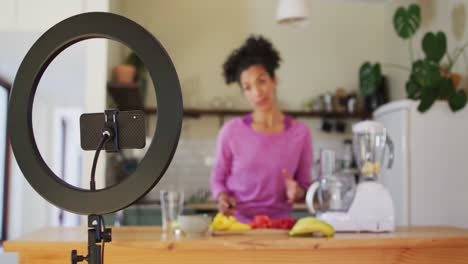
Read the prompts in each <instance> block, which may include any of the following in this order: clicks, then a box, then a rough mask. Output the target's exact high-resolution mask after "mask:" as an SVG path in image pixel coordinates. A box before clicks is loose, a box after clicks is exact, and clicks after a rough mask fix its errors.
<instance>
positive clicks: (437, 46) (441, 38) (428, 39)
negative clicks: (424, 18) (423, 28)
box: [422, 31, 447, 64]
mask: <svg viewBox="0 0 468 264" xmlns="http://www.w3.org/2000/svg"><path fill="white" fill-rule="evenodd" d="M422 49H423V51H424V54H426V60H430V61H433V62H435V63H437V64H439V62H440V60H441V59H442V58H443V57H444V55H445V53H446V52H447V37H446V36H445V34H444V32H441V31H439V32H437V34H434V33H432V32H428V33H426V35H424V38H423V40H422Z"/></svg>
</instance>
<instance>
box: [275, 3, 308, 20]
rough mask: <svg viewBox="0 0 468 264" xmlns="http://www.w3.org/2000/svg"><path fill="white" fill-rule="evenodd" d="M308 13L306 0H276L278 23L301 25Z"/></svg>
mask: <svg viewBox="0 0 468 264" xmlns="http://www.w3.org/2000/svg"><path fill="white" fill-rule="evenodd" d="M308 13H309V10H308V8H307V3H306V0H278V9H277V10H276V21H278V23H280V24H291V25H295V26H296V25H297V26H303V25H304V24H305V21H306V20H307V17H308V15H309V14H308Z"/></svg>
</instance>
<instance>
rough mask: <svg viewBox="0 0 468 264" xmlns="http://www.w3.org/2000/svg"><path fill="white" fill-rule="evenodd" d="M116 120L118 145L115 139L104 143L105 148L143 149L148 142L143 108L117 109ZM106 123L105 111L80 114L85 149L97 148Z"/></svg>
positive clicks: (111, 149)
mask: <svg viewBox="0 0 468 264" xmlns="http://www.w3.org/2000/svg"><path fill="white" fill-rule="evenodd" d="M113 122H115V124H116V127H117V136H118V140H117V142H118V147H117V148H116V146H115V144H114V142H113V140H109V141H108V142H106V144H105V145H104V148H103V149H104V150H106V151H115V150H116V149H141V148H144V147H145V144H146V125H145V113H144V112H143V111H141V110H132V111H116V112H115V120H113ZM105 125H106V115H105V114H104V113H91V114H82V115H81V116H80V137H81V148H82V149H83V150H96V149H97V147H98V145H99V141H100V140H101V137H102V131H103V129H104V128H105Z"/></svg>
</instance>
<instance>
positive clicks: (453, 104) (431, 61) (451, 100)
mask: <svg viewBox="0 0 468 264" xmlns="http://www.w3.org/2000/svg"><path fill="white" fill-rule="evenodd" d="M420 13H421V12H420V8H419V6H418V5H416V4H412V5H410V6H409V7H408V8H407V9H406V8H404V7H400V8H398V9H397V10H396V12H395V15H394V18H393V25H394V28H395V31H396V33H397V34H398V36H400V37H401V38H402V39H407V40H408V47H409V54H410V59H411V61H412V65H411V69H409V70H410V74H409V78H408V81H407V82H406V92H407V95H408V98H410V99H414V100H420V103H419V105H418V110H419V111H420V112H425V111H427V110H428V109H429V108H431V106H432V105H433V104H434V102H435V101H436V100H447V101H448V104H449V106H450V108H451V109H452V111H458V110H460V109H462V108H463V107H465V105H466V103H467V96H466V93H465V91H464V90H463V89H458V90H457V89H456V84H455V83H456V82H458V81H459V79H460V78H459V76H457V75H456V74H453V73H451V69H452V67H453V66H454V64H455V62H456V61H457V59H458V57H459V56H460V54H462V53H463V51H464V49H465V48H466V47H467V46H468V44H465V45H464V46H463V47H461V48H457V49H455V50H454V52H453V53H452V55H450V54H449V53H448V52H447V37H446V36H445V33H444V32H437V33H433V32H428V33H426V34H425V35H424V37H423V39H422V50H423V52H424V58H420V59H417V60H414V58H413V51H412V45H411V40H412V37H413V36H414V34H415V33H416V32H417V30H418V29H419V26H420V22H421V15H420ZM444 56H446V57H447V60H448V65H446V66H445V67H442V66H441V61H442V59H443V58H444ZM384 66H385V64H384ZM388 66H399V65H388ZM399 67H400V68H404V67H403V66H399ZM359 76H360V89H361V94H363V95H368V94H369V93H372V92H373V91H374V90H375V87H377V85H378V84H379V83H380V81H381V78H382V74H381V71H380V64H379V63H376V64H374V65H372V64H371V63H369V62H365V63H364V64H363V65H362V66H361V69H360V72H359Z"/></svg>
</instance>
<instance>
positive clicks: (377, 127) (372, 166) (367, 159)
mask: <svg viewBox="0 0 468 264" xmlns="http://www.w3.org/2000/svg"><path fill="white" fill-rule="evenodd" d="M386 147H388V148H389V152H390V156H389V159H388V165H387V166H388V168H391V167H392V164H393V157H394V155H393V142H392V140H391V139H390V137H389V136H388V135H387V130H386V128H385V127H384V126H383V125H382V124H380V123H378V122H375V121H363V122H359V123H357V124H355V125H354V126H353V149H354V155H355V158H356V162H357V165H358V168H359V170H360V175H361V181H367V180H377V179H378V178H377V177H378V175H379V173H380V172H381V166H382V164H383V162H384V158H385V149H386Z"/></svg>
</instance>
